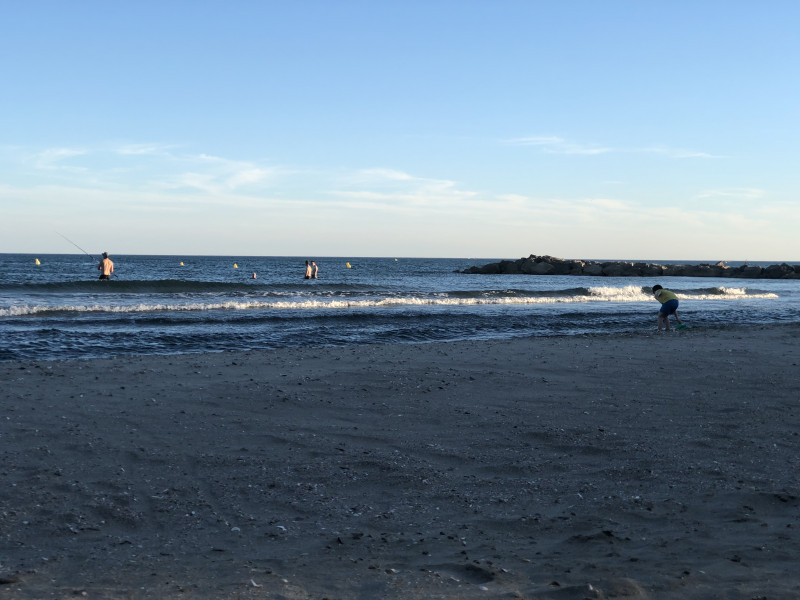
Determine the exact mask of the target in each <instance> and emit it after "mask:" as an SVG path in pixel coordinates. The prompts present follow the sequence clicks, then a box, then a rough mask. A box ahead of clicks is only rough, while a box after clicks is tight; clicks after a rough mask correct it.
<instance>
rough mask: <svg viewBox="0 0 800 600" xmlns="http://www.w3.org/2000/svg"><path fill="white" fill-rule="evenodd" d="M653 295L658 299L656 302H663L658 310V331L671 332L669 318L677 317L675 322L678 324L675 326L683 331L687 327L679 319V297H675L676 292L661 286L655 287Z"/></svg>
mask: <svg viewBox="0 0 800 600" xmlns="http://www.w3.org/2000/svg"><path fill="white" fill-rule="evenodd" d="M653 295H654V296H655V297H656V300H658V301H659V302H661V308H660V309H658V330H659V331H661V330H662V329H665V330H666V331H669V316H670V315H675V320H676V321H677V322H678V324H677V325H676V326H675V329H681V328H683V327H686V325H684V324H683V321H681V320H680V318H679V317H678V297H677V296H676V295H675V293H674V292H671V291H669V290H665V289H664V288H662V287H661V286H660V285H654V286H653Z"/></svg>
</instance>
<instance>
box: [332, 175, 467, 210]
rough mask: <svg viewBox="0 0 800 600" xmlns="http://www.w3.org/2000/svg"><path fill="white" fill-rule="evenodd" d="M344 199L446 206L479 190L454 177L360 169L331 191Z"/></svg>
mask: <svg viewBox="0 0 800 600" xmlns="http://www.w3.org/2000/svg"><path fill="white" fill-rule="evenodd" d="M328 194H329V195H331V196H334V197H337V198H340V199H342V200H345V201H350V202H358V203H362V204H364V203H366V204H375V205H383V206H386V205H391V206H394V207H395V208H403V207H410V206H413V207H416V208H419V207H420V206H428V207H429V208H434V209H442V210H444V209H447V208H450V207H452V206H453V205H455V204H459V203H462V202H465V201H467V200H469V199H471V198H474V197H476V196H477V195H478V194H477V192H473V191H468V190H464V189H460V188H459V186H458V184H457V183H456V182H454V181H450V180H446V179H430V178H424V177H415V176H413V175H411V174H409V173H405V172H403V171H399V170H395V169H385V168H373V169H361V170H357V171H354V172H352V173H349V174H347V175H345V176H343V177H341V178H340V185H339V186H338V187H337V188H334V189H332V190H330V191H329V192H328Z"/></svg>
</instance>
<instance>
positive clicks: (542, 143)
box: [506, 135, 724, 158]
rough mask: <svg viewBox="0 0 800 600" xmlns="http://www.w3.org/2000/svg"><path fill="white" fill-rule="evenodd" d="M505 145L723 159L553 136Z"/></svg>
mask: <svg viewBox="0 0 800 600" xmlns="http://www.w3.org/2000/svg"><path fill="white" fill-rule="evenodd" d="M506 143H507V144H510V145H513V146H535V147H539V148H541V149H542V151H543V152H547V153H549V154H573V155H584V156H592V155H599V154H611V153H616V154H659V155H661V156H666V157H669V158H724V156H720V155H715V154H710V153H708V152H700V151H697V150H687V149H684V148H671V147H669V146H662V145H654V146H643V147H639V148H618V147H612V146H605V145H601V144H587V143H582V142H576V141H572V140H567V139H564V138H562V137H558V136H553V135H541V136H530V137H521V138H513V139H509V140H506Z"/></svg>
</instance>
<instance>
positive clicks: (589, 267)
mask: <svg viewBox="0 0 800 600" xmlns="http://www.w3.org/2000/svg"><path fill="white" fill-rule="evenodd" d="M583 274H584V275H593V276H599V275H602V274H603V267H602V265H600V264H599V263H596V262H593V263H587V264H585V265H583Z"/></svg>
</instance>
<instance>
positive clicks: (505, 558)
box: [0, 324, 800, 600]
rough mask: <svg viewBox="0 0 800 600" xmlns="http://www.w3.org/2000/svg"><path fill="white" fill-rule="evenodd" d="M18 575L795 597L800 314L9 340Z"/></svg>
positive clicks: (6, 469)
mask: <svg viewBox="0 0 800 600" xmlns="http://www.w3.org/2000/svg"><path fill="white" fill-rule="evenodd" d="M0 377H1V378H2V381H3V386H2V391H0V409H2V413H1V415H0V418H2V424H1V425H0V451H1V452H2V464H0V534H1V537H0V581H1V582H2V583H0V597H2V598H75V597H89V598H270V599H280V598H285V599H312V598H313V599H321V598H329V599H334V598H335V599H355V598H359V599H361V598H363V599H373V598H392V599H395V598H396V599H401V598H402V599H409V598H411V599H416V598H418V599H423V598H424V599H436V598H442V599H445V598H447V599H456V598H465V599H473V598H475V599H477V598H480V599H498V598H509V599H510V598H525V599H553V600H556V599H573V598H574V599H582V598H689V599H699V598H726V599H743V600H744V599H746V600H752V599H754V598H768V599H769V600H775V599H789V598H798V597H800V574H799V573H800V572H798V570H797V556H798V554H797V552H798V548H800V475H798V473H800V326H798V325H797V324H794V325H785V326H775V327H757V328H737V329H729V330H701V329H693V330H690V331H683V332H674V333H670V334H657V333H655V332H650V333H642V334H633V335H611V336H605V335H598V336H582V337H568V338H566V337H565V338H526V339H518V340H511V341H469V342H457V343H443V344H442V343H437V344H425V345H391V346H359V347H345V348H324V349H302V350H280V351H271V352H270V351H253V352H242V353H218V354H204V355H186V356H167V357H125V358H119V359H113V358H109V359H104V360H94V361H91V362H90V361H61V362H41V363H0Z"/></svg>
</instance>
